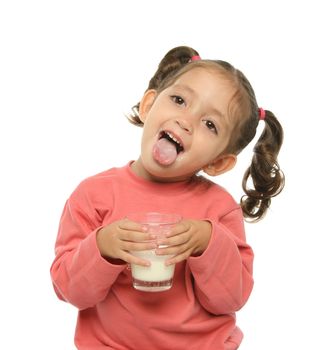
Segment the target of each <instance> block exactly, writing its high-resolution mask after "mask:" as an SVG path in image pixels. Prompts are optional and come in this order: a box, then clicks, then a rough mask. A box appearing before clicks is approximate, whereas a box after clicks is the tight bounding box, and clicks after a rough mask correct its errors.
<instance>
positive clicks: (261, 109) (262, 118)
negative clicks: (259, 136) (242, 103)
mask: <svg viewBox="0 0 313 350" xmlns="http://www.w3.org/2000/svg"><path fill="white" fill-rule="evenodd" d="M265 116H266V113H265V110H264V109H263V108H259V119H260V120H264V119H265Z"/></svg>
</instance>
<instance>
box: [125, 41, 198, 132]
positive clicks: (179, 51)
mask: <svg viewBox="0 0 313 350" xmlns="http://www.w3.org/2000/svg"><path fill="white" fill-rule="evenodd" d="M194 56H199V54H198V52H197V51H196V50H194V49H192V48H190V47H188V46H178V47H176V48H174V49H172V50H170V51H169V52H168V53H167V54H166V55H165V56H164V57H163V59H162V60H161V62H160V63H159V66H158V69H157V71H156V72H155V73H154V75H153V77H152V78H151V79H150V82H149V85H148V88H147V90H150V89H155V90H158V89H159V87H160V86H161V84H163V83H164V81H165V80H167V79H168V78H170V77H171V76H172V75H174V74H175V73H176V72H177V71H178V70H179V69H180V68H181V67H182V66H184V65H186V64H187V63H188V62H190V61H191V58H192V57H194ZM139 106H140V103H139V102H138V103H137V104H136V105H135V106H133V107H132V109H131V112H130V113H129V114H128V115H127V118H128V120H129V121H130V122H131V123H132V124H135V125H137V126H142V125H143V123H142V121H141V120H140V117H139Z"/></svg>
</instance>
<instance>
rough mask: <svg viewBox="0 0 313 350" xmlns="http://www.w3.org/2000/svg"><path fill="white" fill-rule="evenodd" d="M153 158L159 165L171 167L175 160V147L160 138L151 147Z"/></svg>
mask: <svg viewBox="0 0 313 350" xmlns="http://www.w3.org/2000/svg"><path fill="white" fill-rule="evenodd" d="M153 157H154V159H155V160H156V161H157V162H158V163H159V164H161V165H171V164H173V163H174V162H175V160H176V158H177V149H176V146H175V145H174V144H173V143H172V142H171V141H169V140H167V139H166V138H162V139H160V140H158V141H157V142H156V144H155V145H154V147H153Z"/></svg>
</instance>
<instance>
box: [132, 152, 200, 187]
mask: <svg viewBox="0 0 313 350" xmlns="http://www.w3.org/2000/svg"><path fill="white" fill-rule="evenodd" d="M130 168H131V170H132V171H133V172H134V173H135V175H137V176H138V177H141V178H143V179H145V180H147V181H150V182H154V183H175V182H188V181H190V180H191V179H192V178H193V177H194V174H191V175H184V176H181V177H157V176H154V175H152V174H151V173H149V172H148V171H147V170H146V169H145V168H144V166H143V164H142V162H141V159H140V158H139V159H138V160H136V161H134V162H132V163H131V165H130Z"/></svg>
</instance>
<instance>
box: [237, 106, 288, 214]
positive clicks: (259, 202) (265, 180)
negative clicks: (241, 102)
mask: <svg viewBox="0 0 313 350" xmlns="http://www.w3.org/2000/svg"><path fill="white" fill-rule="evenodd" d="M264 122H265V127H264V130H263V132H262V134H261V136H260V138H259V140H258V141H257V143H256V145H255V147H254V150H253V152H254V155H253V158H252V162H251V165H250V167H249V168H248V169H247V170H246V172H245V174H244V178H243V181H242V187H243V190H244V192H245V194H246V195H245V196H243V197H242V198H241V207H242V210H243V214H244V216H245V217H246V218H247V219H251V221H258V220H260V219H262V218H263V217H264V215H265V214H266V211H267V209H268V208H269V206H270V203H271V198H272V197H274V196H276V195H278V194H279V193H280V192H281V191H282V189H283V187H284V174H283V172H282V171H281V170H280V167H279V164H278V162H277V156H278V153H279V150H280V148H281V145H282V142H283V130H282V127H281V125H280V123H279V121H278V120H277V119H276V117H275V116H274V114H273V113H272V112H270V111H265V116H264ZM250 180H251V181H252V185H253V188H249V186H248V181H250ZM251 181H250V182H251Z"/></svg>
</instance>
